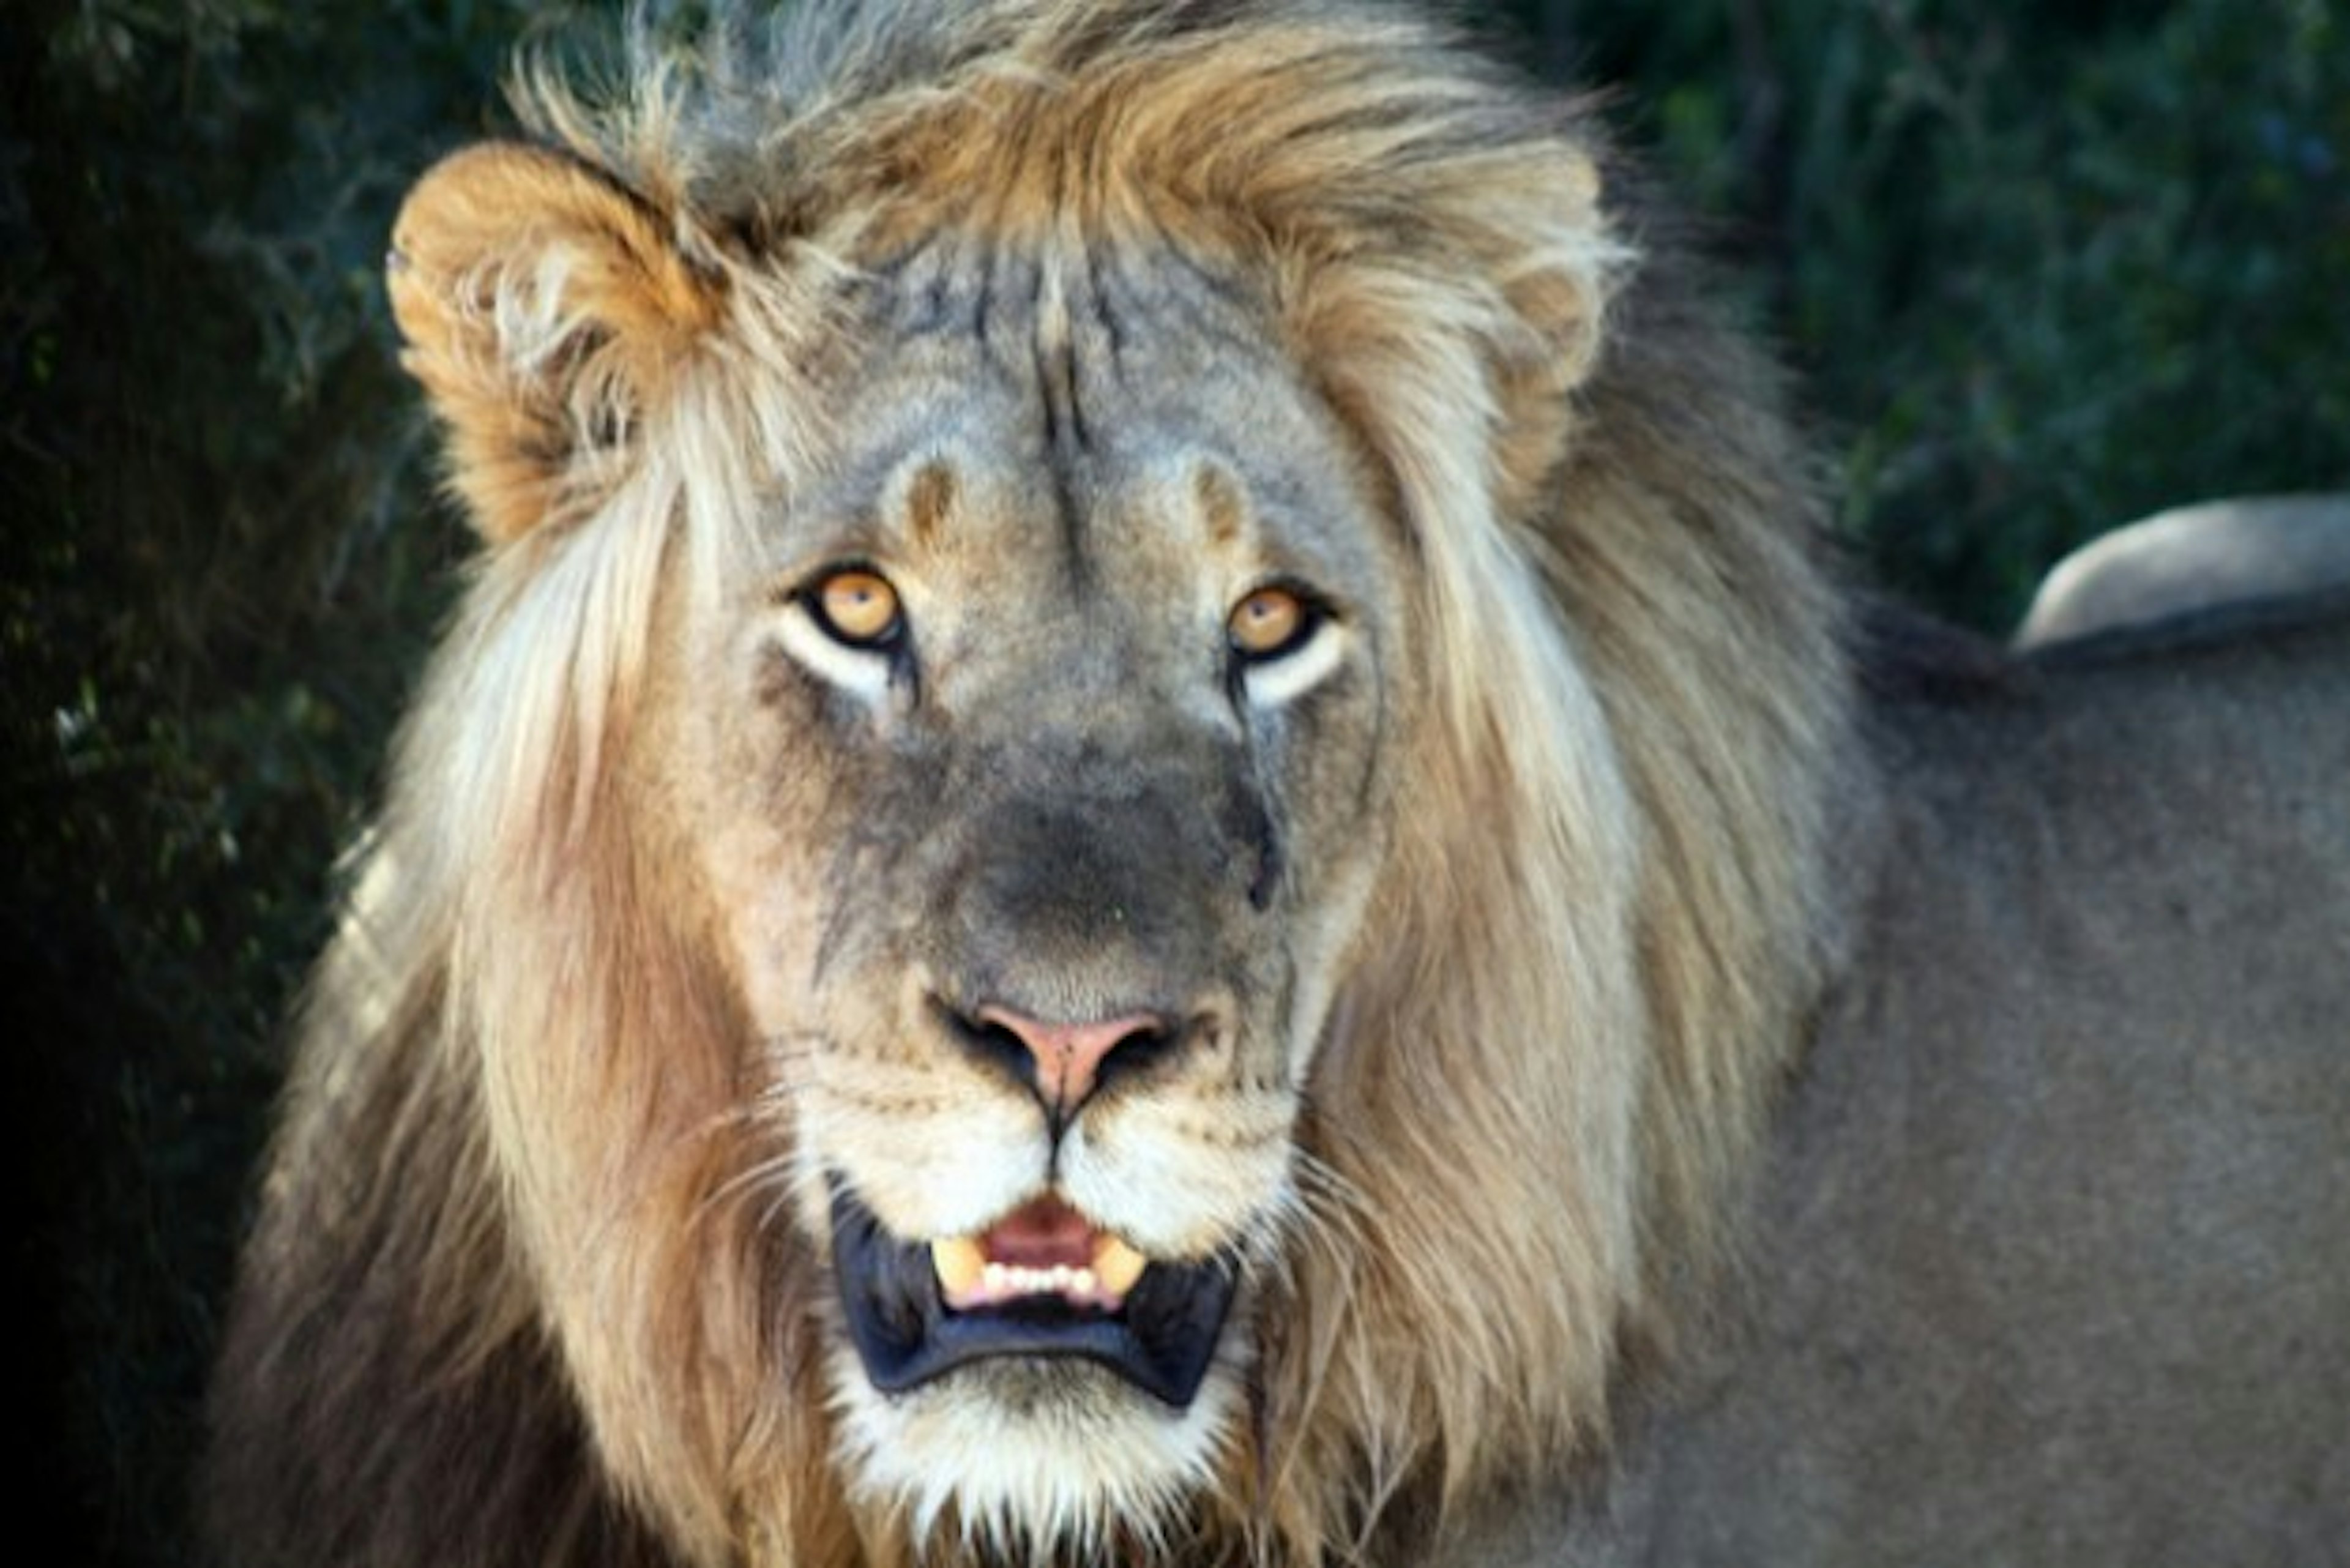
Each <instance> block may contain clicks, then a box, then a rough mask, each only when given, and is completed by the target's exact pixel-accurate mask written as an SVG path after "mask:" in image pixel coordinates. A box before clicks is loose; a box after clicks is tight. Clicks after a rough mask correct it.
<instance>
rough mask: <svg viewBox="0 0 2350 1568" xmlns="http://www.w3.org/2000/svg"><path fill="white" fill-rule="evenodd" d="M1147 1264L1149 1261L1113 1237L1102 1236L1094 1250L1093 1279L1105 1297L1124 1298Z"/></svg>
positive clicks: (1140, 1276)
mask: <svg viewBox="0 0 2350 1568" xmlns="http://www.w3.org/2000/svg"><path fill="white" fill-rule="evenodd" d="M1148 1266H1149V1259H1147V1258H1145V1257H1144V1256H1143V1255H1142V1254H1141V1253H1139V1252H1138V1251H1135V1250H1134V1249H1133V1248H1131V1247H1129V1246H1128V1245H1127V1244H1126V1243H1125V1242H1123V1241H1119V1240H1118V1238H1117V1237H1115V1236H1104V1237H1103V1238H1102V1239H1101V1241H1100V1242H1099V1243H1098V1244H1097V1246H1096V1247H1095V1248H1094V1270H1093V1272H1094V1279H1095V1281H1096V1282H1097V1283H1098V1284H1099V1285H1100V1287H1101V1289H1102V1292H1103V1293H1105V1294H1107V1295H1112V1296H1121V1297H1122V1296H1124V1295H1125V1294H1126V1293H1127V1292H1128V1291H1130V1290H1132V1289H1133V1288H1134V1282H1135V1281H1137V1280H1139V1279H1140V1278H1142V1271H1143V1270H1144V1269H1145V1268H1146V1267H1148Z"/></svg>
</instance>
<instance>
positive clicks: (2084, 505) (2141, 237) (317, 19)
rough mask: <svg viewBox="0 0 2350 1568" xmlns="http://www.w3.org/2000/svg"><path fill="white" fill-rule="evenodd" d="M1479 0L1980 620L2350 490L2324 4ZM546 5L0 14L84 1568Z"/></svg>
mask: <svg viewBox="0 0 2350 1568" xmlns="http://www.w3.org/2000/svg"><path fill="white" fill-rule="evenodd" d="M1484 9H1485V14H1486V16H1487V18H1488V19H1489V20H1491V21H1492V23H1493V24H1494V26H1495V28H1496V30H1497V32H1499V33H1500V34H1501V35H1502V36H1504V37H1513V36H1514V37H1517V38H1521V39H1523V41H1524V46H1525V50H1526V57H1527V59H1528V61H1529V63H1530V64H1531V65H1533V66H1534V67H1535V68H1537V69H1540V70H1543V71H1544V72H1546V73H1548V74H1551V75H1554V76H1557V77H1560V78H1568V77H1572V78H1577V79H1582V80H1591V81H1615V82H1620V83H1623V84H1625V91H1624V94H1623V97H1622V100H1621V102H1622V109H1623V117H1624V121H1625V124H1626V127H1627V131H1628V132H1629V134H1630V137H1631V140H1633V141H1634V142H1635V143H1636V144H1645V145H1647V146H1648V148H1649V149H1650V151H1652V153H1653V155H1654V158H1655V161H1657V162H1659V164H1660V165H1661V166H1662V168H1663V171H1664V172H1665V173H1666V175H1667V176H1668V183H1669V184H1670V185H1672V186H1674V187H1676V188H1678V189H1679V190H1680V191H1681V192H1684V193H1686V194H1687V195H1689V196H1690V198H1691V199H1692V200H1693V201H1694V202H1696V203H1697V204H1698V206H1699V207H1700V209H1701V210H1702V211H1703V212H1704V213H1706V214H1707V215H1708V216H1709V217H1710V218H1711V219H1712V220H1713V221H1714V223H1715V226H1716V232H1717V234H1718V237H1719V241H1720V245H1721V249H1722V250H1723V251H1725V252H1726V253H1727V254H1729V256H1730V257H1731V260H1732V261H1733V263H1734V264H1736V270H1735V271H1734V272H1733V274H1732V275H1733V277H1734V278H1735V279H1737V280H1738V286H1741V287H1742V288H1745V289H1747V290H1749V291H1751V292H1750V299H1749V303H1750V304H1751V306H1752V310H1753V313H1754V315H1755V318H1756V320H1757V322H1758V324H1759V325H1761V326H1763V327H1764V328H1765V329H1766V330H1768V331H1770V332H1772V333H1773V334H1774V335H1775V336H1776V337H1778V338H1779V339H1780V340H1781V341H1782V342H1783V345H1784V346H1785V348H1787V350H1788V352H1789V353H1790V355H1791V357H1792V358H1794V360H1795V362H1796V363H1797V364H1798V366H1799V367H1800V368H1801V369H1802V370H1803V371H1804V375H1805V378H1806V381H1807V386H1806V388H1805V392H1806V399H1807V401H1808V402H1809V403H1810V404H1811V405H1812V406H1813V407H1814V409H1816V410H1818V412H1819V414H1820V417H1821V428H1822V434H1823V437H1824V441H1825V445H1826V447H1827V449H1828V451H1829V452H1830V453H1831V454H1832V455H1833V456H1834V457H1835V458H1836V459H1837V460H1838V462H1839V466H1838V472H1840V474H1841V478H1842V489H1841V492H1840V494H1841V501H1840V505H1841V514H1842V517H1843V519H1844V521H1845V523H1846V525H1847V526H1848V528H1849V529H1850V531H1851V533H1852V534H1853V535H1854V536H1855V538H1856V540H1858V541H1859V542H1860V543H1861V545H1864V546H1865V548H1866V552H1867V553H1868V554H1869V555H1870V556H1873V557H1874V559H1875V561H1876V563H1877V566H1878V567H1879V568H1880V570H1881V571H1882V572H1883V573H1884V574H1885V575H1886V576H1888V577H1889V578H1891V579H1892V580H1893V581H1895V582H1896V583H1897V584H1898V585H1899V586H1901V587H1905V588H1907V589H1908V590H1910V591H1911V592H1913V593H1915V594H1918V595H1920V596H1922V597H1927V598H1929V600H1931V601H1932V602H1934V603H1936V604H1939V606H1941V607H1944V608H1945V609H1948V610H1950V611H1951V612H1952V613H1954V614H1957V615H1959V616H1960V617H1962V618H1968V619H1970V620H1973V621H1975V622H1977V623H1978V624H1982V625H1986V626H1991V627H1997V626H2000V625H2002V624H2004V622H2005V620H2006V618H2008V617H2009V616H2010V615H2011V614H2012V611H2013V609H2014V608H2015V607H2016V606H2017V605H2018V604H2019V603H2020V601H2021V597H2022V594H2023V593H2024V592H2025V591H2026V589H2027V588H2028V586H2029V584H2030V583H2031V581H2032V580H2033V578H2034V577H2035V576H2037V574H2038V572H2039V571H2040V570H2041V568H2042V567H2043V565H2044V564H2045V563H2046V562H2047V561H2048V560H2049V559H2050V558H2052V557H2053V556H2054V555H2055V554H2057V553H2059V552H2060V551H2061V550H2062V549H2064V547H2066V546H2067V545H2070V544H2072V543H2074V542H2075V541H2076V540H2078V539H2079V538H2081V537H2083V536H2085V535H2087V534H2089V533H2092V532H2095V531H2096V530H2097V529H2099V528H2101V527H2103V526H2106V525H2107V524H2112V523H2115V522H2118V521H2121V520H2124V519H2126V518H2127V517H2129V516H2132V515H2134V514H2139V513H2143V512H2146V511H2148V510H2151V509H2154V508H2157V507H2158V506H2162V505H2167V504H2173V503H2176V502H2181V501H2186V500H2190V499H2196V498H2199V497H2203V496H2208V495H2213V494H2219V493H2241V492H2246V491H2258V490H2272V489H2315V488H2337V489H2338V488H2343V487H2345V482H2350V379H2345V377H2344V376H2343V375H2342V374H2341V373H2340V371H2339V369H2337V362H2338V360H2339V358H2341V348H2340V344H2341V338H2342V332H2343V327H2342V321H2343V310H2342V306H2341V303H2340V302H2341V299H2342V297H2343V295H2344V290H2345V285H2350V20H2345V16H2343V15H2342V14H2341V13H2340V10H2339V7H2338V6H2337V5H2334V3H2332V0H2170V3H2168V4H2147V5H2121V4H2118V3H2116V0H2065V3H2059V4H2055V5H2049V4H2029V3H2027V0H1970V3H1968V4H1965V5H1960V4H1959V3H1957V0H1772V3H1770V4H1767V5H1766V4H1764V3H1763V0H1716V3H1713V4H1699V3H1696V0H1689V3H1684V4H1679V5H1658V4H1654V3H1653V0H1519V3H1518V4H1516V5H1510V6H1503V5H1489V6H1487V7H1485V8H1484ZM525 12H529V13H531V17H532V18H537V19H542V20H543V19H544V16H545V13H544V10H543V9H541V8H534V7H529V6H526V5H525V4H523V0H471V3H468V0H439V3H435V4H428V5H405V6H390V7H382V6H361V5H308V4H297V3H296V0H16V4H14V5H11V7H10V8H9V9H8V10H7V11H6V12H5V14H0V524H4V526H0V726H5V728H4V729H0V732H5V738H6V743H5V749H0V790H4V791H5V793H0V804H4V806H5V809H0V857H5V864H6V865H7V866H8V867H10V868H11V871H12V873H13V876H12V878H11V882H10V885H9V888H8V891H7V895H6V897H5V901H4V902H0V919H5V929H0V940H5V944H6V945H5V954H6V955H7V963H8V974H7V978H8V980H9V981H10V982H11V983H10V985H9V996H10V999H11V1002H12V1004H13V1008H14V1012H15V1015H16V1018H17V1020H18V1023H17V1026H16V1029H14V1030H13V1031H12V1037H13V1038H14V1039H15V1040H16V1043H17V1044H16V1053H17V1058H18V1063H19V1084H20V1096H19V1099H18V1101H17V1104H18V1105H19V1107H20V1110H19V1115H20V1117H21V1118H22V1121H21V1126H20V1128H19V1133H20V1136H19V1137H18V1139H17V1147H19V1148H21V1149H23V1150H25V1151H26V1168H25V1176H24V1179H23V1180H22V1181H21V1182H20V1184H19V1186H18V1188H17V1191H18V1193H19V1199H20V1202H23V1203H26V1204H28V1205H29V1206H30V1212H29V1213H28V1214H27V1215H26V1219H25V1220H24V1222H22V1223H20V1224H18V1225H16V1227H14V1228H13V1229H12V1232H11V1233H12V1235H14V1236H15V1237H16V1239H17V1240H16V1247H17V1250H18V1255H17V1259H16V1262H17V1264H18V1268H17V1275H18V1277H19V1278H22V1279H29V1280H32V1281H35V1282H36V1292H37V1293H41V1294H42V1296H43V1298H44V1299H46V1300H47V1302H49V1303H52V1304H54V1306H55V1307H56V1308H57V1310H56V1311H55V1312H54V1313H53V1314H49V1315H48V1316H47V1318H45V1319H44V1320H43V1324H42V1326H41V1328H40V1329H39V1330H38V1331H36V1334H35V1337H34V1338H33V1340H32V1342H31V1345H30V1348H31V1349H32V1351H33V1353H34V1355H35V1356H36V1363H35V1369H36V1382H37V1383H40V1384H42V1385H44V1386H55V1389H56V1393H57V1399H56V1400H55V1402H54V1405H53V1406H52V1407H50V1408H48V1409H47V1410H39V1409H36V1423H35V1428H36V1450H37V1453H38V1456H39V1458H38V1459H37V1460H36V1462H37V1463H42V1464H46V1465H47V1466H49V1467H51V1470H52V1472H53V1473H48V1474H36V1476H35V1477H34V1478H33V1481H34V1484H33V1485H32V1487H31V1488H30V1489H29V1491H30V1495H31V1496H32V1497H33V1499H34V1501H35V1505H36V1511H39V1510H46V1511H49V1512H50V1513H53V1514H55V1515H57V1516H58V1521H59V1523H60V1526H61V1527H62V1528H63V1529H65V1530H67V1531H68V1532H69V1535H70V1538H72V1539H78V1540H84V1541H88V1542H90V1547H89V1550H88V1552H87V1553H76V1552H70V1551H67V1552H63V1555H64V1557H65V1558H67V1559H68V1560H71V1559H73V1558H74V1557H76V1556H78V1555H88V1556H89V1557H92V1558H94V1559H96V1560H101V1561H107V1562H116V1563H172V1562H178V1561H181V1560H182V1556H183V1550H184V1549H183V1547H182V1544H181V1542H182V1538H183V1534H184V1526H183V1518H182V1498H181V1495H180V1492H181V1489H182V1486H183V1484H184V1477H185V1472H186V1459H187V1457H188V1454H189V1451H190V1449H191V1446H192V1440H193V1428H194V1422H195V1414H194V1412H195V1408H196V1404H195V1401H196V1397H197V1393H198V1390H199V1388H200V1386H201V1380H202V1372H203V1358H204V1356H205V1355H206V1353H207V1350H208V1346H209V1341H210V1336H211V1332H212V1324H213V1314H214V1313H215V1312H216V1310H217V1303H218V1302H219V1300H220V1294H221V1290H222V1287H223V1285H224V1282H225V1278H226V1273H227V1269H228V1264H229V1258H230V1252H231V1248H232V1245H233V1241H234V1232H235V1228H236V1225H237V1222H238V1215H239V1212H240V1208H241V1203H242V1199H243V1196H244V1191H245V1187H244V1183H245V1181H246V1179H247V1178H246V1172H247V1170H248V1169H249V1168H250V1165H251V1161H252V1158H253V1157H254V1154H255V1149H256V1147H257V1142H258V1139H259V1137H260V1136H261V1131H262V1127H263V1120H264V1116H263V1112H264V1109H265V1099H266V1095H267V1092H268V1089H269V1087H270V1085H272V1084H273V1083H274V1081H275V1078H276V1069H277V1054H276V1043H277V1041H278V1039H279V1038H280V1033H279V1031H280V1027H281V1026H280V1023H279V1021H280V1020H281V1019H282V1017H283V1016H284V1013H285V1011H286V1007H287V1005H288V1003H289V1001H290V998H291V995H292V992H293V988H294V986H295V984H296V981H297V978H298V975H299V973H300V971H301V969H302V967H303V966H304V965H305V964H306V963H307V961H308V959H309V957H310V955H311V954H312V952H313V951H314V950H315V949H316V947H317V943H318V941H319V940H320V938H321V935H322V933H323V930H324V919H325V916H324V910H325V909H326V904H327V899H328V894H329V875H328V867H329V865H330V863H331V860H332V857H333V856H334V854H335V852H336V850H337V849H338V846H341V845H342V844H344V843H345V842H347V841H348V837H349V836H350V835H351V834H352V832H353V831H354V830H355V829H356V827H357V825H358V824H359V822H360V821H361V820H362V818H363V816H364V814H365V809H366V805H367V803H368V801H369V798H370V794H371V790H372V786H373V780H374V777H375V773H376V769H377V768H378V767H379V765H380V756H381V753H382V748H383V744H384V741H385V738H386V732H387V729H388V727H389V725H390V722H391V719H392V717H393V716H394V714H395V712H396V710H397V707H398V703H399V701H400V697H401V695H402V694H403V693H404V691H406V690H407V686H408V682H409V681H410V680H411V678H412V676H413V674H414V670H415V665H416V661H417V659H418V657H419V655H420V653H421V649H422V648H423V647H424V645H425V643H426V641H427V640H428V639H429V637H430V634H431V632H432V628H433V626H434V624H435V621H436V618H437V617H438V616H439V614H440V613H441V610H442V607H443V606H444V604H445V602H446V600H447V597H448V595H449V593H450V591H451V589H452V576H453V566H454V562H455V560H456V559H457V556H458V554H459V551H460V549H461V537H460V530H459V528H458V527H457V525H456V524H455V521H454V519H453V518H452V516H451V515H450V514H448V512H447V510H446V508H445V507H444V506H443V505H442V504H440V503H438V502H436V501H435V500H433V499H432V492H431V484H430V461H429V448H428V443H427V438H426V432H425V431H424V429H423V426H422V424H421V418H420V416H419V414H418V412H417V410H416V409H415V406H414V403H413V400H412V399H411V397H410V395H409V393H408V391H407V389H406V388H405V387H404V386H403V385H402V384H401V382H400V377H399V375H398V373H397V370H396V369H395V368H394V366H393V364H392V362H391V354H390V329H389V327H388V324H387V322H386V320H385V315H384V309H383V306H382V302H381V294H380V286H379V281H378V270H379V265H380V254H381V251H382V247H383V243H384V235H385V234H386V231H387V230H388V228H389V225H390V217H391V213H392V211H393V208H394V206H395V205H396V203H397V202H398V199H399V196H400V192H401V191H402V190H403V189H404V188H405V186H406V184H407V182H409V181H410V180H411V178H412V177H413V176H414V174H415V173H416V172H417V171H420V170H421V168H422V167H423V165H424V164H425V163H426V162H427V161H429V159H430V158H431V156H432V154H433V153H434V152H435V151H439V150H441V149H442V148H443V147H445V146H447V145H449V144H451V143H452V142H454V141H456V140H463V139H465V138H467V137H469V136H471V135H473V134H477V133H479V132H480V131H482V130H486V129H491V128H493V127H494V125H495V123H496V119H495V109H494V105H495V102H496V94H495V89H494V81H495V78H496V75H497V72H498V68H499V66H500V63H501V62H502V60H503V58H504V53H505V50H506V49H507V47H509V46H510V45H511V44H512V43H513V42H514V41H515V40H516V39H517V38H518V37H519V36H521V35H522V33H523V32H524V30H525V25H526V22H527V21H529V20H530V19H531V18H526V17H525ZM1513 28H1514V29H1516V31H1515V32H1514V33H1513V32H1512V29H1513ZM43 1416H46V1417H48V1418H47V1419H46V1420H43V1419H40V1418H39V1417H43ZM24 1533H25V1534H26V1537H27V1538H34V1539H37V1538H38V1535H39V1529H38V1525H37V1524H36V1523H28V1524H27V1525H26V1527H25V1531H24Z"/></svg>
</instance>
